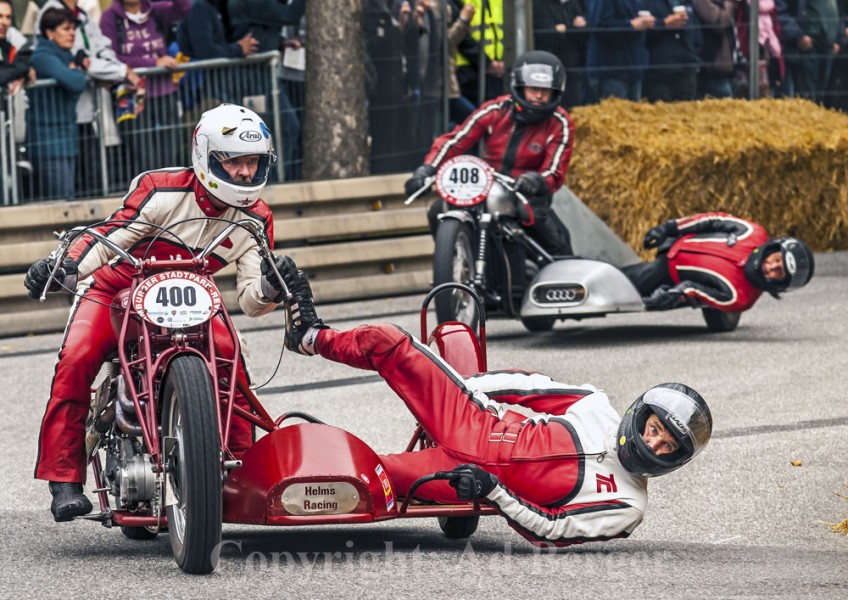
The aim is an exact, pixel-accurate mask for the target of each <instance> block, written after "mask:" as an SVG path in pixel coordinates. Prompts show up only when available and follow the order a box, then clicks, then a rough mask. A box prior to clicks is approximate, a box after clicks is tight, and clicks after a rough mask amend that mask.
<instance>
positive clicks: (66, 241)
mask: <svg viewBox="0 0 848 600" xmlns="http://www.w3.org/2000/svg"><path fill="white" fill-rule="evenodd" d="M71 231H73V230H71ZM53 235H54V236H56V237H57V238H59V245H58V246H57V247H56V248H54V249H53V250H51V252H50V254H48V255H47V262H48V264H50V263H52V264H53V268H52V269H51V270H50V276H49V277H48V278H47V283H45V284H44V289H43V290H41V296H39V297H38V301H39V302H44V301H45V300H47V292H48V290H49V289H50V286H51V285H52V284H53V282H54V281H55V280H56V274H57V273H58V272H59V269H60V268H61V266H62V260H64V258H65V255H66V254H67V253H68V247H69V246H70V245H71V237H70V236H69V235H68V232H67V231H63V232H62V233H59V232H58V231H54V232H53Z"/></svg>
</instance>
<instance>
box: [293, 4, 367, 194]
mask: <svg viewBox="0 0 848 600" xmlns="http://www.w3.org/2000/svg"><path fill="white" fill-rule="evenodd" d="M362 5H363V0H337V1H334V2H307V3H306V22H307V23H308V24H309V25H308V27H309V34H308V36H309V39H308V40H307V43H306V102H305V109H304V119H303V121H304V123H303V162H304V165H303V167H304V168H303V171H304V173H303V174H304V179H306V180H316V179H343V178H347V177H360V176H363V175H367V174H368V172H369V168H370V167H369V153H368V113H367V110H366V106H365V63H364V60H365V41H364V36H363V29H362Z"/></svg>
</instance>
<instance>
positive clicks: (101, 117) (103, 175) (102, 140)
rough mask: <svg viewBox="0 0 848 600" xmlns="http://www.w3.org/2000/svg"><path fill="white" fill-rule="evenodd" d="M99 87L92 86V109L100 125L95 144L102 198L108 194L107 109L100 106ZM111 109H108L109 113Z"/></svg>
mask: <svg viewBox="0 0 848 600" xmlns="http://www.w3.org/2000/svg"><path fill="white" fill-rule="evenodd" d="M101 97H102V96H101V94H100V88H98V87H95V88H94V110H95V118H96V119H97V122H98V124H99V125H100V132H99V135H98V136H97V146H98V148H99V150H100V183H101V185H102V186H103V198H105V197H106V196H108V195H109V164H108V163H109V158H108V156H107V154H106V135H105V134H106V117H105V113H106V112H107V111H105V110H103V107H102V106H101ZM111 112H112V111H109V113H110V114H111Z"/></svg>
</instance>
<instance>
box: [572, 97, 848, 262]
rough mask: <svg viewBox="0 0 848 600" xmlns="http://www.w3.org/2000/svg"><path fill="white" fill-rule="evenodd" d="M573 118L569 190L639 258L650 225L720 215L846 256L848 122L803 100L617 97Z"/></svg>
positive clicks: (577, 111) (578, 111) (582, 109)
mask: <svg viewBox="0 0 848 600" xmlns="http://www.w3.org/2000/svg"><path fill="white" fill-rule="evenodd" d="M572 116H573V118H574V124H575V134H574V137H575V142H574V152H573V154H572V160H571V167H570V169H569V173H568V186H569V187H570V188H571V190H572V191H573V192H574V193H575V194H577V196H578V197H580V198H581V199H582V200H583V201H584V202H585V203H586V204H587V205H588V206H589V208H591V209H592V210H593V211H594V212H595V213H596V214H597V215H598V216H599V217H600V218H601V219H603V220H604V221H605V222H606V223H607V224H608V225H609V226H610V227H611V228H612V229H613V230H614V231H615V232H616V233H617V234H618V235H619V236H620V237H621V238H622V239H623V240H624V241H625V242H627V243H628V244H629V245H630V246H631V247H632V248H634V249H635V250H637V251H641V242H642V237H643V236H644V234H645V232H646V231H647V230H648V229H649V228H650V227H652V226H654V225H656V224H658V223H662V222H664V221H666V220H668V219H670V218H675V217H680V216H684V215H687V214H692V213H697V212H710V211H722V212H727V213H731V214H734V215H737V216H740V217H743V218H747V219H752V220H754V221H756V222H758V223H760V224H762V225H763V226H764V227H765V228H766V230H767V231H768V232H769V234H770V235H772V236H779V235H796V236H798V237H800V238H801V239H803V240H805V241H807V242H808V243H809V244H810V245H811V246H812V247H813V248H814V249H815V250H818V251H821V250H828V249H834V250H835V249H845V248H848V116H846V115H845V114H842V113H840V112H836V111H831V110H827V109H824V108H821V107H819V106H817V105H815V104H813V103H811V102H808V101H805V100H796V99H780V100H771V99H769V100H757V101H753V102H752V101H745V100H704V101H698V102H683V103H657V104H649V103H644V102H643V103H638V104H636V103H632V102H627V101H624V100H616V99H610V100H605V101H603V102H601V103H600V104H598V105H594V106H586V107H579V108H576V109H575V110H574V111H573V113H572ZM648 257H649V256H648V254H647V253H643V258H648Z"/></svg>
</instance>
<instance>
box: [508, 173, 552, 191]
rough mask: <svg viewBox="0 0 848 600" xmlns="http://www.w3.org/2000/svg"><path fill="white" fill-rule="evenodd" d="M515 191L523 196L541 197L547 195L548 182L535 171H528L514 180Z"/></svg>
mask: <svg viewBox="0 0 848 600" xmlns="http://www.w3.org/2000/svg"><path fill="white" fill-rule="evenodd" d="M515 191H516V192H520V193H522V194H524V195H525V196H541V195H542V194H545V193H547V191H548V182H547V181H545V178H544V177H542V175H541V174H539V173H537V172H536V171H528V172H526V173H522V174H521V175H519V176H518V179H516V180H515Z"/></svg>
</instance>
